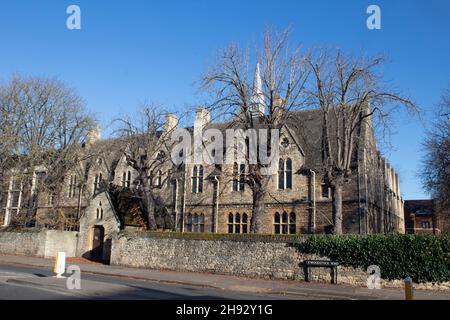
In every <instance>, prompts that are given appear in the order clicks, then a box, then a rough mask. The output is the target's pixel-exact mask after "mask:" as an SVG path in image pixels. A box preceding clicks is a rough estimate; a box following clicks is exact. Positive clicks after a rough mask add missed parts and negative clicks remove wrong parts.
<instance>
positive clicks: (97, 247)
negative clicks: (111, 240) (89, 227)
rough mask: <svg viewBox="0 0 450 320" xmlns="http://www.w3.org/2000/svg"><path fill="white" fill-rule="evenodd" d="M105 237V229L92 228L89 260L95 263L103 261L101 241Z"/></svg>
mask: <svg viewBox="0 0 450 320" xmlns="http://www.w3.org/2000/svg"><path fill="white" fill-rule="evenodd" d="M104 237H105V228H103V227H102V226H94V238H93V240H92V254H91V259H92V260H96V261H102V260H103V241H104Z"/></svg>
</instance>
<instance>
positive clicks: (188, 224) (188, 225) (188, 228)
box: [186, 212, 192, 232]
mask: <svg viewBox="0 0 450 320" xmlns="http://www.w3.org/2000/svg"><path fill="white" fill-rule="evenodd" d="M186 231H187V232H192V214H191V213H190V212H189V213H188V216H187V222H186Z"/></svg>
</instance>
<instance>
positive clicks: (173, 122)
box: [163, 113, 178, 133]
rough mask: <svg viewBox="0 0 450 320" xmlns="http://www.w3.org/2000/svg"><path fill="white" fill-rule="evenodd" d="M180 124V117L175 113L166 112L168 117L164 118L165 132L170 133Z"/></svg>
mask: <svg viewBox="0 0 450 320" xmlns="http://www.w3.org/2000/svg"><path fill="white" fill-rule="evenodd" d="M177 125H178V118H177V116H176V115H174V114H173V113H168V114H166V118H165V120H164V128H163V130H164V133H169V132H171V131H173V130H174V129H175V128H176V127H177Z"/></svg>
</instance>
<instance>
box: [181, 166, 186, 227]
mask: <svg viewBox="0 0 450 320" xmlns="http://www.w3.org/2000/svg"><path fill="white" fill-rule="evenodd" d="M186 172H187V171H186V165H185V166H184V187H183V204H182V205H183V209H182V214H181V232H184V213H185V211H186Z"/></svg>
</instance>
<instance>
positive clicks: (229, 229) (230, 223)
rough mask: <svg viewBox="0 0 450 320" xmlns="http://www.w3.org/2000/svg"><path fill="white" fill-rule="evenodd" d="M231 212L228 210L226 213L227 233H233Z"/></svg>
mask: <svg viewBox="0 0 450 320" xmlns="http://www.w3.org/2000/svg"><path fill="white" fill-rule="evenodd" d="M233 222H234V219H233V214H232V213H231V212H230V213H229V214H228V233H233Z"/></svg>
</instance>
